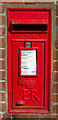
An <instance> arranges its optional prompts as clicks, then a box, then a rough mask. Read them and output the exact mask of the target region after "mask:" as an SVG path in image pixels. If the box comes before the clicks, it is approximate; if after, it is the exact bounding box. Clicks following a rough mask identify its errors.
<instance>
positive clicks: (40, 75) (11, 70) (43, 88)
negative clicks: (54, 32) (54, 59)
mask: <svg viewBox="0 0 58 120" xmlns="http://www.w3.org/2000/svg"><path fill="white" fill-rule="evenodd" d="M51 20H52V17H51V9H44V8H43V9H41V8H40V9H39V8H17V9H15V8H8V9H7V49H8V108H9V112H18V113H49V112H50V80H51Z"/></svg>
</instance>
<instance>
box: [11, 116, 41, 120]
mask: <svg viewBox="0 0 58 120" xmlns="http://www.w3.org/2000/svg"><path fill="white" fill-rule="evenodd" d="M12 117H13V118H30V119H31V118H38V120H39V115H12ZM31 120H32V119H31ZM36 120H37V119H36Z"/></svg>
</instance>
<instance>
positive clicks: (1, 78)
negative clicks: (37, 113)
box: [0, 71, 5, 80]
mask: <svg viewBox="0 0 58 120" xmlns="http://www.w3.org/2000/svg"><path fill="white" fill-rule="evenodd" d="M4 79H5V72H4V71H0V80H4Z"/></svg>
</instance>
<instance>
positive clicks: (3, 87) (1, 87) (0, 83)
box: [0, 82, 5, 91]
mask: <svg viewBox="0 0 58 120" xmlns="http://www.w3.org/2000/svg"><path fill="white" fill-rule="evenodd" d="M0 91H5V82H0Z"/></svg>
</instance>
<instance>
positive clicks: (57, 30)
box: [56, 28, 58, 39]
mask: <svg viewBox="0 0 58 120" xmlns="http://www.w3.org/2000/svg"><path fill="white" fill-rule="evenodd" d="M56 38H57V39H58V28H56Z"/></svg>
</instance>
